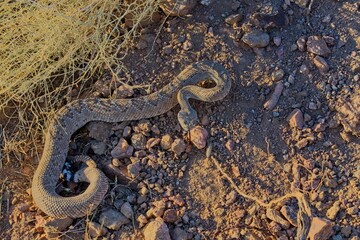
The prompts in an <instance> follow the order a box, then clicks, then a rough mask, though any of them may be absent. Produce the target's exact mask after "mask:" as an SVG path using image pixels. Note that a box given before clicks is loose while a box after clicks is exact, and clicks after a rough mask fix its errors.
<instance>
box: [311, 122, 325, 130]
mask: <svg viewBox="0 0 360 240" xmlns="http://www.w3.org/2000/svg"><path fill="white" fill-rule="evenodd" d="M327 127H328V124H326V123H317V124H315V125H314V127H313V130H314V132H323V131H325V129H326V128H327Z"/></svg>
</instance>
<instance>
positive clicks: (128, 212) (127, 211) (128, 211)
mask: <svg viewBox="0 0 360 240" xmlns="http://www.w3.org/2000/svg"><path fill="white" fill-rule="evenodd" d="M120 212H121V213H122V214H123V215H124V216H125V217H127V218H129V219H132V216H133V215H134V212H133V210H132V207H131V205H130V203H129V202H125V203H124V204H123V205H121V208H120Z"/></svg>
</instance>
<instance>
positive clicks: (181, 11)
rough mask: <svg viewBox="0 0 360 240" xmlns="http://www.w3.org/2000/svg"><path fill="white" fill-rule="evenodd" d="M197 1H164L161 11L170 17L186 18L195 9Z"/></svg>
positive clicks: (161, 3) (160, 4)
mask: <svg viewBox="0 0 360 240" xmlns="http://www.w3.org/2000/svg"><path fill="white" fill-rule="evenodd" d="M195 5H196V0H164V1H161V2H160V3H159V6H160V8H161V10H163V11H164V13H165V14H166V15H170V16H179V17H182V16H185V15H187V14H188V13H190V11H191V10H192V9H193V8H194V7H195Z"/></svg>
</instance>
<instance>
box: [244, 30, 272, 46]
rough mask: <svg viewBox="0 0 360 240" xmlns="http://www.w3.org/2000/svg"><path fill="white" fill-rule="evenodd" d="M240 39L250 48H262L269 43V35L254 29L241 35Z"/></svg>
mask: <svg viewBox="0 0 360 240" xmlns="http://www.w3.org/2000/svg"><path fill="white" fill-rule="evenodd" d="M242 41H243V42H244V43H246V44H247V45H249V46H250V47H252V48H262V47H266V46H267V45H269V42H270V36H269V34H267V33H265V32H263V31H260V30H254V31H251V32H248V33H245V34H244V36H243V37H242Z"/></svg>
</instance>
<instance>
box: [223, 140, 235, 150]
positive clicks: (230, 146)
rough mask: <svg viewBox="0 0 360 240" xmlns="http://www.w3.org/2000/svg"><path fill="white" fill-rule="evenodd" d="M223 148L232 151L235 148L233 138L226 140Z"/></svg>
mask: <svg viewBox="0 0 360 240" xmlns="http://www.w3.org/2000/svg"><path fill="white" fill-rule="evenodd" d="M225 148H226V149H227V150H228V151H229V152H233V151H234V148H235V142H234V141H233V140H228V141H227V142H226V143H225Z"/></svg>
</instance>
